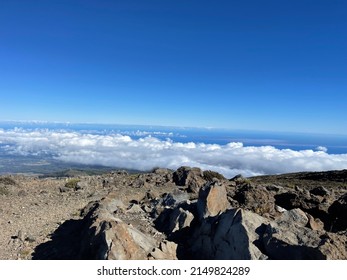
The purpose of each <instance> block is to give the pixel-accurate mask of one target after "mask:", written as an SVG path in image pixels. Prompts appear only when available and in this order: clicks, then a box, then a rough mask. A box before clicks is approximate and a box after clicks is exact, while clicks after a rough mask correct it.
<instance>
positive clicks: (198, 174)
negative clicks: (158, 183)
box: [173, 166, 206, 194]
mask: <svg viewBox="0 0 347 280" xmlns="http://www.w3.org/2000/svg"><path fill="white" fill-rule="evenodd" d="M173 181H174V182H175V184H176V185H177V186H185V187H186V188H187V189H188V192H191V193H195V194H198V193H199V190H200V188H201V187H202V186H204V185H205V183H206V180H205V179H204V175H203V172H202V170H201V169H200V168H196V167H193V168H191V167H187V166H182V167H180V168H179V169H177V170H176V171H175V172H174V173H173Z"/></svg>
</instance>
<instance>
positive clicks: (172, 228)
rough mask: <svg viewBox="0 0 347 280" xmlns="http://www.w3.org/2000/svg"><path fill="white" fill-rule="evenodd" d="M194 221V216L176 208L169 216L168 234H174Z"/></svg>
mask: <svg viewBox="0 0 347 280" xmlns="http://www.w3.org/2000/svg"><path fill="white" fill-rule="evenodd" d="M193 220H194V216H193V214H192V213H190V212H189V211H188V210H183V209H182V208H181V207H176V208H175V209H174V211H173V212H172V213H171V215H170V220H169V232H176V231H178V230H182V229H183V228H186V227H189V226H190V224H191V222H192V221H193Z"/></svg>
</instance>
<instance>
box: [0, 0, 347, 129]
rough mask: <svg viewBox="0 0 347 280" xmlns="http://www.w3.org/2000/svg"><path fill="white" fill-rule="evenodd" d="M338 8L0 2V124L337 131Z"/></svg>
mask: <svg viewBox="0 0 347 280" xmlns="http://www.w3.org/2000/svg"><path fill="white" fill-rule="evenodd" d="M346 30H347V1H344V0H340V1H338V0H325V1H321V0H290V1H289V0H283V1H279V0H264V1H259V0H252V1H251V0H242V1H241V0H238V1H236V0H220V1H205V0H195V1H190V0H167V1H163V0H146V1H144V0H136V1H135V0H124V1H117V0H95V1H88V0H80V1H77V0H74V1H71V0H59V1H58V0H56V1H55V0H49V1H46V0H45V1H43V0H42V1H41V0H35V1H27V0H22V1H18V0H11V1H7V0H0V120H45V121H71V122H102V123H119V124H156V125H183V126H199V127H205V126H207V127H224V128H238V129H240V128H241V129H257V130H273V131H280V130H281V131H302V132H323V133H347V109H346V108H347V31H346Z"/></svg>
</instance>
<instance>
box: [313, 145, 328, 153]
mask: <svg viewBox="0 0 347 280" xmlns="http://www.w3.org/2000/svg"><path fill="white" fill-rule="evenodd" d="M316 150H317V151H322V152H325V153H326V152H327V151H328V148H327V147H323V146H318V147H317V148H316Z"/></svg>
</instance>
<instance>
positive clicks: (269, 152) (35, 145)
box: [0, 128, 347, 178]
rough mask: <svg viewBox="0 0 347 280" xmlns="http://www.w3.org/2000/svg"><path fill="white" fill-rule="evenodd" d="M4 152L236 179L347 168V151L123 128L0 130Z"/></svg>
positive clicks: (0, 147) (2, 150)
mask: <svg viewBox="0 0 347 280" xmlns="http://www.w3.org/2000/svg"><path fill="white" fill-rule="evenodd" d="M0 149H1V150H0V152H2V153H7V154H13V155H23V156H25V155H39V156H53V157H54V158H55V159H58V160H62V161H65V162H73V163H82V164H97V165H105V166H112V167H116V168H128V169H136V170H143V171H147V170H150V169H152V168H153V167H166V168H171V169H176V168H178V167H180V166H182V165H187V166H197V167H200V168H202V169H204V170H207V169H209V170H214V171H218V172H220V173H222V174H223V175H225V176H226V177H228V178H230V177H232V176H234V175H236V174H242V175H244V176H253V175H261V174H277V173H287V172H298V171H323V170H335V169H345V168H347V154H328V153H327V149H326V148H325V147H317V149H316V150H300V151H295V150H291V149H278V148H275V147H273V146H244V145H243V143H241V142H231V143H228V144H226V145H218V144H204V143H193V142H190V143H181V142H174V141H172V140H171V139H169V138H167V139H166V140H160V139H158V138H156V137H153V136H150V135H144V136H143V137H140V138H136V139H135V138H132V137H131V136H129V135H124V134H120V133H115V134H110V135H98V134H93V133H82V132H76V131H75V132H71V131H64V130H50V129H36V130H28V129H21V128H16V129H10V130H4V129H0Z"/></svg>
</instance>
